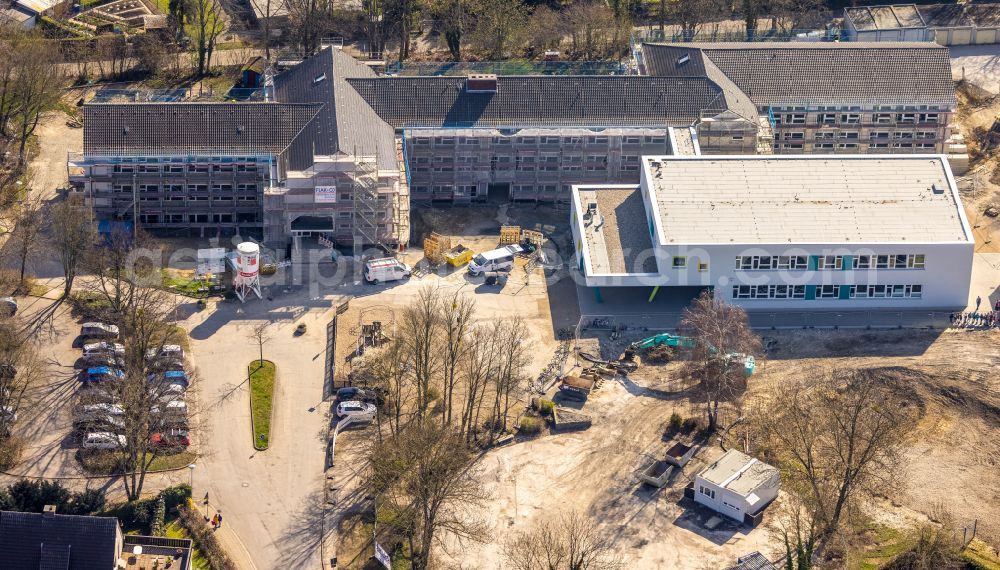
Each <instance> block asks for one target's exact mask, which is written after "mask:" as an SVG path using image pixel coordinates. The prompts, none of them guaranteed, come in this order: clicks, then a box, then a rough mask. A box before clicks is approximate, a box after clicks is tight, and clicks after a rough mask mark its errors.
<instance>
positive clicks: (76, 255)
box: [50, 196, 95, 297]
mask: <svg viewBox="0 0 1000 570" xmlns="http://www.w3.org/2000/svg"><path fill="white" fill-rule="evenodd" d="M90 214H91V212H90V209H89V208H88V207H87V206H86V204H84V203H83V199H82V198H80V197H79V196H70V197H69V198H67V199H66V200H64V201H62V202H59V203H58V204H56V205H55V206H53V207H52V216H51V220H52V228H51V232H50V234H51V243H52V246H53V247H54V248H55V250H56V254H57V255H58V256H59V261H60V263H61V264H62V269H63V277H64V278H65V284H64V285H63V297H69V294H70V292H72V290H73V281H74V280H75V279H76V275H77V272H78V271H79V269H80V267H81V265H82V263H83V259H84V257H85V256H86V255H87V251H88V249H89V248H90V245H91V244H92V243H93V242H94V238H95V232H94V227H93V224H92V222H91V215H90Z"/></svg>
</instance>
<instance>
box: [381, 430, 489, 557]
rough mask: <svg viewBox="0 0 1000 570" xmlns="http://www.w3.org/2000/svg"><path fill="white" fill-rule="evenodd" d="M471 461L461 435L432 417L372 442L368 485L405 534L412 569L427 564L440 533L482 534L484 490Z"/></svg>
mask: <svg viewBox="0 0 1000 570" xmlns="http://www.w3.org/2000/svg"><path fill="white" fill-rule="evenodd" d="M475 464H476V456H475V455H474V454H473V453H472V452H471V451H470V450H469V448H468V447H466V445H465V442H464V441H463V439H462V436H461V435H460V434H459V433H458V432H456V431H454V430H452V429H449V428H447V427H443V426H440V425H438V424H437V423H436V422H433V421H426V422H424V423H423V424H416V423H413V424H410V425H409V426H407V427H406V428H405V429H404V430H403V431H402V432H400V433H399V434H396V435H393V436H391V437H387V438H384V439H383V440H381V441H377V442H375V443H374V444H373V446H372V449H371V450H370V453H369V464H368V468H369V472H370V477H369V478H368V485H369V487H370V491H371V493H372V494H373V495H375V496H376V497H378V504H379V505H382V506H383V507H385V506H389V507H390V509H388V510H387V512H391V513H393V514H394V516H393V518H392V519H391V520H389V521H388V524H389V525H391V526H393V527H394V528H396V530H397V531H399V532H401V533H403V534H404V535H405V536H406V538H407V541H408V543H409V547H410V553H411V561H412V568H414V569H415V570H425V569H427V568H429V567H430V565H431V551H432V549H433V547H434V545H435V544H439V543H440V542H441V540H442V534H443V533H447V534H448V535H449V536H451V537H458V538H460V539H471V540H477V541H478V540H483V539H484V534H483V533H484V527H483V525H482V523H481V522H479V521H478V520H476V519H475V517H474V514H475V512H476V511H477V509H481V508H482V507H483V505H484V504H485V501H486V500H487V499H488V495H487V494H486V491H485V490H484V488H483V486H482V484H481V483H480V481H479V479H478V477H477V472H476V469H475ZM380 520H381V519H380Z"/></svg>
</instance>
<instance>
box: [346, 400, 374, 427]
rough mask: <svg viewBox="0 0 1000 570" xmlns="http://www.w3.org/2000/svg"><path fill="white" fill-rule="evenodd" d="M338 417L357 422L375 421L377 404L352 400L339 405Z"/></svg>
mask: <svg viewBox="0 0 1000 570" xmlns="http://www.w3.org/2000/svg"><path fill="white" fill-rule="evenodd" d="M337 417H338V418H341V419H344V418H347V417H351V418H352V419H355V420H363V421H369V422H370V421H372V420H374V419H375V404H369V403H366V402H358V401H357V400H350V401H347V402H341V403H339V404H337Z"/></svg>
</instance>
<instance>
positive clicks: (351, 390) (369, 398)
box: [335, 386, 379, 404]
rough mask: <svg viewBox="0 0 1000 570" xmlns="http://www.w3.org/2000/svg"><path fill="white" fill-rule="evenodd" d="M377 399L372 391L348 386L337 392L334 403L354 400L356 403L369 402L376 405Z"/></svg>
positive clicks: (376, 395)
mask: <svg viewBox="0 0 1000 570" xmlns="http://www.w3.org/2000/svg"><path fill="white" fill-rule="evenodd" d="M378 399H379V398H378V394H376V393H375V391H374V390H369V389H367V388H358V387H356V386H348V387H346V388H341V389H339V390H337V399H336V400H335V403H336V404H339V403H341V402H347V401H350V400H356V401H358V402H370V403H373V404H376V403H378Z"/></svg>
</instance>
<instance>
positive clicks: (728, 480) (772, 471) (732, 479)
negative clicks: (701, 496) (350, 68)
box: [698, 449, 778, 497]
mask: <svg viewBox="0 0 1000 570" xmlns="http://www.w3.org/2000/svg"><path fill="white" fill-rule="evenodd" d="M776 475H778V468H777V467H773V466H771V465H768V464H767V463H764V462H762V461H759V460H757V459H754V458H753V457H750V456H749V455H747V454H745V453H743V452H741V451H738V450H736V449H730V450H729V451H727V452H726V453H724V454H723V455H722V457H720V458H718V459H717V460H716V461H715V463H712V464H711V465H709V466H708V467H705V469H704V470H702V472H701V473H699V474H698V476H699V477H701V478H702V479H704V480H705V481H708V482H709V483H712V484H714V485H718V486H719V487H721V488H724V489H729V490H730V491H732V492H734V493H736V494H737V495H740V496H742V497H745V496H747V495H749V494H750V493H753V492H754V491H755V490H756V489H758V488H759V487H761V486H762V485H764V484H766V483H769V482H771V481H773V479H774V477H775V476H776Z"/></svg>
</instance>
